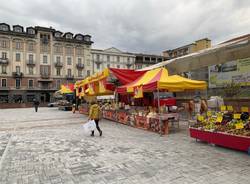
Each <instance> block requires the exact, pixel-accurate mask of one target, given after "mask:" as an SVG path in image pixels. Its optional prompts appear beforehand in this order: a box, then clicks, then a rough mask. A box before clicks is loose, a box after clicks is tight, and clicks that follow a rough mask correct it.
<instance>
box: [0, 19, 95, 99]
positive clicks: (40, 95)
mask: <svg viewBox="0 0 250 184" xmlns="http://www.w3.org/2000/svg"><path fill="white" fill-rule="evenodd" d="M92 43H93V42H92V41H91V36H90V35H83V34H75V35H73V33H70V32H66V33H62V32H60V31H58V30H55V29H53V28H51V27H50V28H47V27H40V26H35V27H27V28H26V30H24V28H23V27H22V26H20V25H13V26H12V29H11V28H10V26H9V25H8V24H6V23H1V24H0V103H1V102H32V100H33V99H34V98H37V99H39V100H40V101H41V102H50V101H53V93H54V92H55V91H57V90H58V89H59V88H60V85H61V84H64V83H73V82H74V81H75V80H78V79H82V78H83V77H85V76H87V75H90V74H91V70H92V62H91V44H92Z"/></svg>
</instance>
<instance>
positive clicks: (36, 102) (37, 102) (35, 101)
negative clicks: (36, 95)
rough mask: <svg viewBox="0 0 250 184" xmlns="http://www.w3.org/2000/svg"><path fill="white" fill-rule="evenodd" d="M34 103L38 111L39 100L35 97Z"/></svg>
mask: <svg viewBox="0 0 250 184" xmlns="http://www.w3.org/2000/svg"><path fill="white" fill-rule="evenodd" d="M33 104H34V107H35V111H36V112H37V111H38V106H39V104H40V103H39V101H38V100H37V99H34V100H33Z"/></svg>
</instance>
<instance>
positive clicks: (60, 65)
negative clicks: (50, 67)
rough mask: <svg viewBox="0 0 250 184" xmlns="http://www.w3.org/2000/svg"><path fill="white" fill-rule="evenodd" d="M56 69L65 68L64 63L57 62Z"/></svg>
mask: <svg viewBox="0 0 250 184" xmlns="http://www.w3.org/2000/svg"><path fill="white" fill-rule="evenodd" d="M55 67H57V68H61V67H63V63H62V62H58V61H57V62H55Z"/></svg>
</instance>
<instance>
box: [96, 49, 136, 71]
mask: <svg viewBox="0 0 250 184" xmlns="http://www.w3.org/2000/svg"><path fill="white" fill-rule="evenodd" d="M91 54H92V63H93V64H92V66H93V73H96V72H100V71H102V70H104V69H105V68H122V69H134V63H135V55H134V54H131V53H128V52H122V51H121V50H119V49H117V48H114V47H111V48H108V49H104V50H100V49H92V50H91Z"/></svg>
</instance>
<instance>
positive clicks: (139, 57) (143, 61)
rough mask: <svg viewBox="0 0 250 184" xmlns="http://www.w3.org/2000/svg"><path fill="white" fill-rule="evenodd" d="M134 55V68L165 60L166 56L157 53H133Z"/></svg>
mask: <svg viewBox="0 0 250 184" xmlns="http://www.w3.org/2000/svg"><path fill="white" fill-rule="evenodd" d="M134 55H135V69H137V70H138V69H142V68H145V67H148V66H150V65H154V64H157V63H160V62H162V61H165V60H167V59H168V58H167V57H164V56H159V55H150V54H141V53H140V54H138V53H137V54H136V53H135V54H134Z"/></svg>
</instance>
